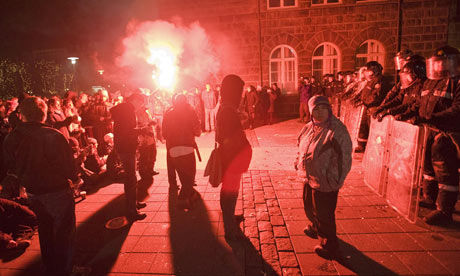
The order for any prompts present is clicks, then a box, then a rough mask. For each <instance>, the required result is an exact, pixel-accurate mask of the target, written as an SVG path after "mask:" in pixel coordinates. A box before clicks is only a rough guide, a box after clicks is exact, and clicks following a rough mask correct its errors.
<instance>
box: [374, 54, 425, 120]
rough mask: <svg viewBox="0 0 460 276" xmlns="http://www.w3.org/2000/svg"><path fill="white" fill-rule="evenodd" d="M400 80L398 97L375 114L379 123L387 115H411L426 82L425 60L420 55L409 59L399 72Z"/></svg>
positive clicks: (399, 116)
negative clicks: (412, 107) (411, 108)
mask: <svg viewBox="0 0 460 276" xmlns="http://www.w3.org/2000/svg"><path fill="white" fill-rule="evenodd" d="M399 79H400V81H399V83H398V84H397V86H398V88H397V91H398V93H396V96H394V97H393V98H391V99H390V100H389V101H387V102H385V103H382V104H381V105H380V106H379V107H378V108H376V110H375V111H374V113H373V116H374V118H377V119H378V120H379V121H381V120H382V119H383V117H385V116H386V115H393V116H398V118H404V117H405V114H410V113H411V110H410V107H411V106H412V105H413V104H414V103H415V102H416V101H417V99H418V98H420V90H421V88H422V86H423V82H424V81H425V80H426V65H425V58H423V57H422V56H418V55H414V56H412V57H410V58H408V61H407V62H406V63H405V64H404V66H403V68H402V69H401V70H400V72H399ZM395 87H396V85H395ZM395 87H394V88H395Z"/></svg>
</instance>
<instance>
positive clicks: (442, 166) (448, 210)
mask: <svg viewBox="0 0 460 276" xmlns="http://www.w3.org/2000/svg"><path fill="white" fill-rule="evenodd" d="M459 66H460V52H459V51H458V50H457V49H455V48H453V47H450V46H444V47H441V48H438V49H436V50H435V51H434V53H433V54H432V55H431V57H430V58H429V59H428V60H427V64H426V69H427V77H428V80H427V81H425V83H424V85H423V88H422V90H421V97H420V103H419V104H418V116H417V117H416V118H415V123H416V124H426V125H427V126H428V129H429V136H428V137H429V138H428V141H427V145H426V149H427V150H426V156H425V166H424V175H423V176H424V178H423V196H424V198H423V200H422V201H421V202H420V205H421V206H424V207H432V208H434V207H435V206H434V204H435V203H436V210H434V211H432V212H431V213H429V214H428V215H427V216H426V217H425V218H424V220H425V222H426V223H428V224H436V225H439V224H446V223H450V222H452V213H453V211H454V209H455V203H456V202H457V196H458V192H459V186H458V185H459V172H458V168H459V156H460V155H459V154H460V152H459V145H460V124H459V123H458V122H459V121H460V84H459V79H460V67H459Z"/></svg>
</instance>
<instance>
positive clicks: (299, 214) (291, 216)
mask: <svg viewBox="0 0 460 276" xmlns="http://www.w3.org/2000/svg"><path fill="white" fill-rule="evenodd" d="M282 212H283V217H284V220H285V221H289V220H302V221H306V220H307V218H306V216H305V211H304V209H283V210H282Z"/></svg>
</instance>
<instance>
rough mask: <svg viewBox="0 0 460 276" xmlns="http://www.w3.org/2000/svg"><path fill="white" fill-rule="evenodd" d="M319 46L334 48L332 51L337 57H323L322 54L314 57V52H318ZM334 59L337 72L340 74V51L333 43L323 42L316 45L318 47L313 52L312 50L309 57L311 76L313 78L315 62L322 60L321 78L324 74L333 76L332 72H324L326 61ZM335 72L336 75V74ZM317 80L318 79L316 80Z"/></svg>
mask: <svg viewBox="0 0 460 276" xmlns="http://www.w3.org/2000/svg"><path fill="white" fill-rule="evenodd" d="M321 46H324V47H326V46H330V47H332V48H334V50H335V51H336V52H337V55H333V56H325V55H324V53H323V55H322V56H315V55H314V54H315V52H316V50H318V48H319V47H321ZM334 59H337V72H340V70H341V69H342V52H341V51H340V48H339V47H338V46H337V45H335V44H334V43H332V42H323V43H320V44H318V46H316V47H315V50H313V53H312V55H311V75H312V76H314V72H315V71H316V70H315V68H314V66H315V60H322V64H323V68H322V71H323V72H322V75H321V77H322V76H324V75H325V74H334V76H335V73H334V70H332V72H331V73H329V72H325V70H326V60H334ZM337 72H336V73H337ZM318 80H319V79H318Z"/></svg>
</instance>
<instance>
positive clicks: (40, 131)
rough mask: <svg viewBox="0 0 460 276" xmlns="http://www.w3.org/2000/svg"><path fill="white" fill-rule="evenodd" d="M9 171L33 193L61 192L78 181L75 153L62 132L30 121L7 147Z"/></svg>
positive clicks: (15, 132) (8, 139) (16, 131)
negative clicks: (71, 182)
mask: <svg viewBox="0 0 460 276" xmlns="http://www.w3.org/2000/svg"><path fill="white" fill-rule="evenodd" d="M3 150H4V155H5V164H6V165H7V167H8V172H9V173H12V174H15V175H17V176H18V178H19V182H20V184H21V185H22V186H24V187H25V188H26V189H27V192H29V193H32V194H46V193H53V192H59V191H62V190H65V189H68V188H69V182H68V180H69V179H70V180H73V181H76V180H77V179H78V176H77V171H76V168H75V162H74V160H73V156H72V150H71V148H70V145H69V144H68V142H67V139H66V138H65V137H64V135H62V133H60V132H59V131H58V130H56V129H53V128H50V127H48V126H46V125H44V124H40V123H35V122H27V123H22V124H20V125H18V126H17V127H16V129H14V130H13V131H12V132H11V133H10V134H8V136H7V137H6V138H5V141H4V144H3Z"/></svg>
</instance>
